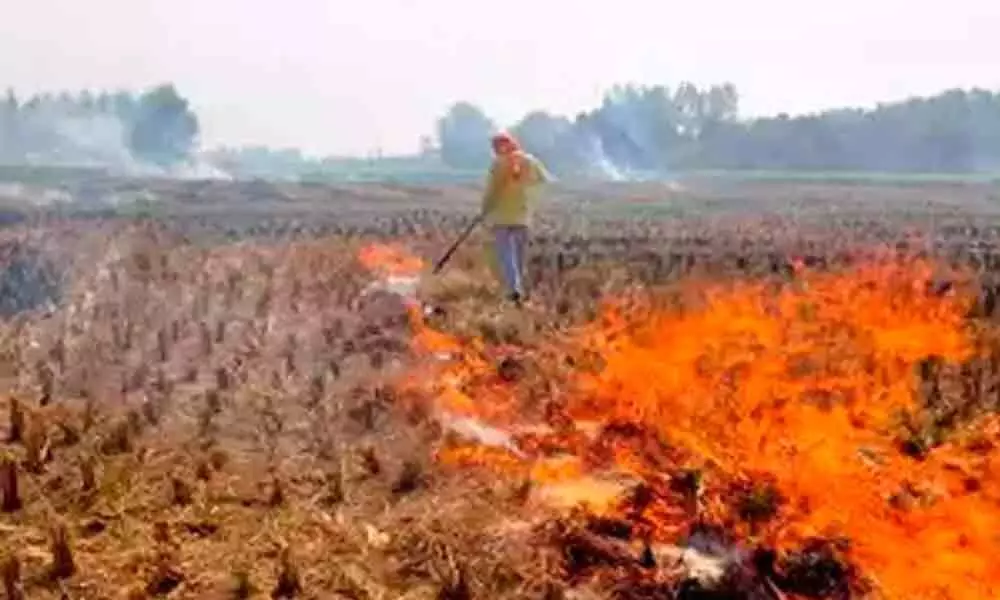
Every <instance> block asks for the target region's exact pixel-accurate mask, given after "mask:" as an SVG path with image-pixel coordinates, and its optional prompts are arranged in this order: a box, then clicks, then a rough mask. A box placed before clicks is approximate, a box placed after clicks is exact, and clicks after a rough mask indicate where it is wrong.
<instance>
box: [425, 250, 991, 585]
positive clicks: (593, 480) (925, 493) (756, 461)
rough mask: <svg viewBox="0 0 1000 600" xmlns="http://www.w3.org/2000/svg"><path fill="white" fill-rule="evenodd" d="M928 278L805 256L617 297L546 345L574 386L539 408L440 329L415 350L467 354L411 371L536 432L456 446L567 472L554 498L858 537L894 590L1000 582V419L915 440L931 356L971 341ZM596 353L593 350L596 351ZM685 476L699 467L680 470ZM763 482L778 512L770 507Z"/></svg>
mask: <svg viewBox="0 0 1000 600" xmlns="http://www.w3.org/2000/svg"><path fill="white" fill-rule="evenodd" d="M930 276H931V268H930V267H929V266H928V265H925V264H920V263H910V264H906V263H902V264H901V263H900V262H886V263H884V264H881V263H880V264H877V265H871V266H866V267H861V268H856V269H854V270H852V271H850V272H845V273H838V274H833V273H811V272H806V271H803V270H801V269H800V270H799V271H798V273H797V276H796V277H795V279H794V280H793V281H790V282H785V283H783V284H776V283H773V282H766V283H765V282H749V281H748V282H739V283H734V284H728V285H723V284H708V285H706V284H703V283H699V284H697V285H693V286H690V287H689V288H688V289H686V290H685V301H684V302H683V303H682V304H681V305H677V303H674V307H673V308H664V305H669V304H670V303H669V302H646V303H636V302H632V303H630V304H626V303H624V302H619V303H614V304H611V305H609V307H608V308H607V310H606V311H605V313H604V316H603V317H602V318H601V319H599V320H598V321H597V322H595V323H592V324H590V325H588V326H586V327H583V328H582V329H581V330H579V331H576V332H574V333H573V334H572V335H571V336H570V337H569V339H568V340H550V342H551V344H552V346H553V348H555V347H556V346H558V349H559V351H558V352H551V350H552V349H553V348H549V349H547V350H542V351H539V356H540V357H542V358H540V359H539V362H540V363H541V365H540V368H541V369H542V370H543V371H546V370H547V372H548V374H549V375H550V376H551V378H552V380H556V381H558V382H559V384H560V390H559V391H560V393H559V398H558V400H557V401H553V402H551V403H550V404H549V405H548V408H547V409H546V411H545V412H546V414H545V417H544V418H543V417H540V416H539V417H537V420H533V419H532V417H530V416H528V415H531V411H530V410H526V409H525V406H526V400H525V397H524V396H525V394H524V392H525V388H524V386H520V385H518V384H516V383H509V382H505V381H504V380H503V378H500V377H497V376H496V373H495V369H494V367H493V363H492V362H491V361H490V360H488V359H487V358H486V356H485V349H484V348H485V345H484V344H482V343H481V342H471V343H464V342H460V341H458V340H455V339H451V338H449V337H448V336H447V335H445V334H443V333H441V332H436V331H433V330H430V329H428V328H427V327H421V328H419V329H418V334H417V336H416V338H415V343H416V345H417V348H418V350H420V351H424V352H440V351H441V350H442V349H447V351H448V352H449V353H450V354H451V356H452V357H453V359H454V360H453V361H452V362H450V363H448V364H445V365H441V366H440V367H439V369H440V372H439V373H437V376H436V377H435V378H433V379H432V380H430V384H428V379H427V378H426V377H415V378H414V379H413V380H411V381H410V385H420V386H422V387H424V388H425V390H424V391H425V392H426V393H428V394H429V395H432V396H433V397H434V398H435V401H436V402H437V403H438V408H439V409H441V410H446V411H453V412H457V413H461V414H464V415H471V416H475V417H477V418H479V419H481V420H482V421H484V422H487V423H492V424H494V425H497V426H502V427H504V428H506V430H507V431H511V432H515V433H517V432H521V433H520V434H519V435H516V437H517V439H518V444H519V447H520V449H521V450H522V451H523V453H522V454H521V455H519V456H513V455H512V454H511V453H510V452H505V451H504V450H502V449H500V450H498V449H495V448H483V447H478V448H477V447H475V446H473V447H469V446H465V447H452V448H449V449H446V450H445V451H443V452H442V458H445V459H447V460H449V461H450V462H453V463H454V462H461V463H467V462H470V461H472V462H477V463H479V464H484V463H485V464H487V465H489V466H493V467H495V468H497V469H499V470H500V471H502V472H505V473H516V474H518V475H519V476H522V477H529V478H532V479H533V480H534V481H535V482H536V483H540V484H558V485H547V486H545V487H544V489H545V490H546V491H547V493H548V495H549V501H550V503H552V504H555V505H561V504H567V503H572V504H576V503H578V502H583V501H584V500H589V501H590V502H589V504H588V506H587V507H586V508H587V510H592V511H597V512H602V513H603V512H606V511H607V510H609V509H611V510H618V511H619V512H620V513H621V515H622V516H627V518H629V519H631V520H632V521H634V522H635V523H636V525H637V526H639V527H641V528H643V529H644V531H645V533H644V535H645V536H648V538H650V539H654V540H660V541H666V542H672V541H677V540H678V539H681V538H682V537H683V536H685V535H686V534H687V533H688V532H689V528H690V527H691V526H692V525H693V524H695V523H705V522H710V523H715V524H718V525H721V526H723V527H724V528H725V529H726V530H727V531H729V532H731V533H732V534H733V535H735V536H737V537H738V538H739V539H740V540H742V541H743V542H744V543H746V544H747V545H758V544H765V545H767V546H768V547H772V548H775V549H777V550H779V551H784V550H789V551H790V550H794V549H795V548H797V547H800V546H802V545H803V544H806V543H808V542H809V541H810V540H814V539H825V540H846V541H847V542H848V544H847V545H846V546H845V549H844V550H843V552H844V555H845V557H846V559H847V560H848V561H849V562H850V563H851V564H852V565H854V566H855V567H857V568H858V570H859V571H860V573H861V574H862V576H863V577H864V578H865V581H866V583H867V584H868V585H870V586H871V587H872V588H873V589H874V590H876V591H877V593H878V594H879V595H880V596H881V597H885V598H899V599H904V598H905V599H911V598H928V599H930V598H940V599H966V598H968V599H973V598H975V599H981V598H990V597H1000V563H997V562H996V561H995V560H993V557H994V556H997V555H998V552H1000V478H998V477H997V475H998V473H997V472H996V470H997V469H996V461H995V459H994V457H993V452H992V448H993V446H994V445H995V444H996V442H997V441H1000V439H998V435H1000V425H998V422H997V420H996V419H993V418H989V417H980V418H979V421H978V422H977V421H973V422H972V423H971V424H970V425H968V426H967V428H966V429H967V431H966V435H955V436H954V437H953V439H952V441H949V442H947V443H945V444H943V445H940V446H938V447H937V448H934V449H933V450H931V451H929V452H928V453H927V454H926V455H925V456H924V457H923V458H922V460H916V459H914V458H912V457H910V456H907V455H905V454H904V453H902V452H901V450H900V443H899V434H900V431H901V427H902V424H903V423H904V418H906V417H907V416H908V415H909V417H910V418H913V416H914V415H919V414H920V413H921V411H923V410H924V404H925V402H924V400H923V399H922V398H921V394H920V393H919V389H918V388H919V386H918V381H917V377H916V373H917V371H918V368H919V367H920V366H921V365H922V364H925V362H926V361H928V360H934V361H937V362H938V363H940V364H944V365H959V364H962V363H963V362H965V361H968V360H970V359H971V358H973V357H974V355H975V353H976V339H975V335H974V333H973V331H972V330H971V328H970V326H969V324H968V322H967V320H966V316H965V315H966V314H967V313H968V309H969V306H970V304H969V299H968V298H966V297H965V296H963V295H961V294H958V293H955V292H952V293H951V294H935V293H931V292H930V291H929V288H930V286H929V282H930ZM417 324H418V326H420V325H421V324H420V323H419V322H418V323H417ZM560 352H565V353H566V354H568V355H571V356H575V357H576V364H577V365H578V368H577V369H576V370H574V371H572V372H570V373H569V374H568V375H567V374H565V373H564V372H563V371H562V370H561V368H560V365H561V364H562V363H564V362H565V361H563V360H556V359H554V358H553V359H546V358H545V357H550V356H558V355H559V354H560ZM586 356H590V357H593V358H594V359H595V362H597V363H598V364H597V365H589V366H587V367H584V366H582V365H583V363H584V362H586V361H584V360H582V358H581V357H586ZM428 385H429V386H430V387H429V388H428V387H427V386H428ZM553 406H555V407H557V409H556V410H553V408H552V407H553ZM539 422H542V423H541V424H542V425H543V426H541V427H540V426H539ZM595 424H596V426H595ZM553 452H557V453H562V454H563V455H564V456H561V457H552V456H551V454H552V453H553ZM565 455H569V457H568V458H567V456H565ZM610 472H616V473H619V474H622V473H625V474H628V475H630V476H631V477H633V478H634V479H635V480H637V481H640V482H643V484H644V485H645V486H647V487H648V488H650V489H652V490H654V492H653V493H652V495H651V496H650V497H648V498H646V499H645V500H644V501H643V502H642V506H639V507H637V506H636V502H635V500H634V498H629V497H627V495H626V494H624V489H625V487H623V486H619V487H617V488H616V487H615V486H614V485H611V484H606V481H604V480H601V479H600V478H599V476H600V475H602V474H605V473H610ZM684 476H691V477H693V478H694V480H695V481H696V482H697V483H696V484H694V485H691V486H689V489H686V490H685V489H683V486H678V485H676V483H677V482H678V481H681V480H683V478H684ZM693 488H697V489H693ZM616 490H617V491H616ZM616 493H621V494H622V496H621V497H620V498H617V499H616V498H613V497H611V496H613V495H614V494H616ZM647 495H648V494H647ZM755 495H756V496H763V497H765V498H764V499H765V500H767V502H769V503H771V504H773V505H774V508H775V510H773V511H772V512H771V513H770V514H761V515H758V516H755V515H754V513H753V510H752V507H750V508H748V506H747V504H748V502H747V497H750V498H751V499H752V498H754V497H755ZM741 498H742V500H740V499H741ZM751 504H752V503H751ZM615 507H617V509H616V508H615ZM765 512H766V511H765ZM748 513H749V516H748Z"/></svg>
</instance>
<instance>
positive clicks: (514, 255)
mask: <svg viewBox="0 0 1000 600" xmlns="http://www.w3.org/2000/svg"><path fill="white" fill-rule="evenodd" d="M493 235H494V237H495V242H496V253H497V260H499V261H500V270H501V272H502V274H503V279H504V284H506V287H507V293H508V294H511V295H513V294H518V295H521V296H523V295H524V247H525V246H526V245H527V241H528V228H527V227H525V226H524V225H497V226H495V227H494V228H493Z"/></svg>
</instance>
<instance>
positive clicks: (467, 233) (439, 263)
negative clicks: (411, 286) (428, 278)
mask: <svg viewBox="0 0 1000 600" xmlns="http://www.w3.org/2000/svg"><path fill="white" fill-rule="evenodd" d="M484 216H485V215H483V214H479V215H477V216H476V218H475V219H473V220H472V222H471V223H469V226H468V227H466V228H465V231H463V232H462V235H460V236H458V239H456V240H455V241H454V242H453V243H452V244H451V247H450V248H448V250H447V251H446V252H445V253H444V256H442V257H441V258H439V259H438V261H437V262H436V263H434V270H433V271H432V272H433V273H434V274H435V275H436V274H438V273H439V272H440V271H441V269H443V268H444V266H445V265H446V264H448V261H449V260H451V256H452V255H453V254H455V251H456V250H458V247H459V246H461V245H462V242H464V241H465V240H466V238H468V237H469V236H470V235H472V232H473V231H474V230H475V229H476V227H478V226H479V224H480V223H482V222H483V218H484Z"/></svg>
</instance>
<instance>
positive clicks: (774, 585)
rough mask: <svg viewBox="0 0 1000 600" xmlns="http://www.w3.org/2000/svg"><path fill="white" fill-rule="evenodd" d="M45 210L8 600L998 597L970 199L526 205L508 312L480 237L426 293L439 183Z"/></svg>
mask: <svg viewBox="0 0 1000 600" xmlns="http://www.w3.org/2000/svg"><path fill="white" fill-rule="evenodd" d="M15 192H16V193H15ZM62 192H63V193H64V194H67V195H68V196H70V197H73V198H79V197H82V196H86V197H87V198H88V199H89V200H88V202H89V204H88V207H89V208H88V209H87V210H68V209H66V208H62V209H59V210H58V211H56V210H55V209H51V208H50V209H45V210H43V209H39V208H37V207H33V208H30V209H28V208H25V206H26V200H25V199H26V198H30V197H32V194H40V193H42V192H41V190H40V189H38V188H32V187H30V186H28V187H22V188H19V189H17V190H15V191H11V190H7V192H6V196H7V203H6V204H5V206H8V207H9V208H8V213H7V214H8V215H10V216H9V218H6V219H5V220H6V221H9V222H11V223H13V224H12V225H10V226H9V227H8V228H6V229H3V230H0V261H2V265H3V267H4V269H5V270H4V275H3V277H2V279H0V311H2V312H3V315H4V317H3V322H2V325H0V355H2V356H0V377H2V380H3V385H4V386H5V390H4V395H3V396H2V397H0V581H2V582H3V586H2V588H0V589H4V590H5V592H6V594H7V597H9V598H28V599H34V598H40V599H45V598H125V597H127V598H145V597H161V596H162V597H169V598H256V597H288V598H292V597H295V598H351V599H396V598H411V599H419V598H441V599H450V600H461V599H465V598H480V599H487V598H488V599H495V598H545V599H556V598H577V599H590V598H620V599H639V598H643V599H645V598H649V599H652V598H771V599H781V598H869V597H870V598H894V599H895V598H899V599H903V598H905V599H911V598H928V599H929V598H941V599H982V598H990V597H1000V567H998V566H997V563H996V562H995V561H993V560H992V558H993V557H994V556H996V552H997V551H998V550H1000V539H998V538H997V536H996V532H997V531H1000V477H998V475H1000V473H997V466H996V463H997V460H996V456H997V451H996V450H995V448H996V444H997V442H1000V426H998V425H1000V421H998V420H997V419H996V418H995V417H994V413H995V410H996V408H997V405H998V399H1000V346H998V339H1000V338H998V333H1000V330H998V329H997V327H996V324H995V318H996V316H995V313H996V312H997V294H998V291H1000V282H998V280H997V277H996V274H997V272H998V269H1000V268H998V261H1000V246H998V236H1000V219H998V218H997V217H998V216H1000V210H998V209H1000V193H998V191H997V190H995V189H993V188H990V187H988V186H976V185H936V186H930V185H928V186H921V187H918V186H911V187H887V186H867V187H862V186H852V185H836V186H835V185H819V184H784V185H782V184H764V183H756V184H735V183H730V184H722V183H720V182H709V181H689V182H685V183H683V184H677V185H672V186H666V185H653V184H648V185H647V184H643V185H630V186H625V185H621V186H617V185H616V186H612V185H608V186H603V187H600V188H598V187H592V188H589V189H572V188H570V187H563V188H560V189H558V190H556V191H555V192H554V193H553V194H551V195H550V196H549V197H548V198H547V199H546V201H545V204H544V206H543V210H542V213H541V214H540V217H539V221H538V226H537V228H536V230H535V236H534V239H533V242H532V247H531V252H530V256H529V258H528V270H529V280H530V290H531V298H530V302H529V304H528V306H526V307H525V308H523V309H520V310H519V309H517V308H515V307H513V306H509V305H507V304H505V303H504V302H501V301H500V300H499V291H498V289H497V286H496V284H495V283H494V281H493V278H492V274H491V272H490V270H489V266H488V264H487V263H486V261H484V253H483V250H484V247H485V241H486V240H485V237H484V235H483V234H481V233H480V234H477V235H476V236H473V238H472V239H471V240H470V241H469V243H468V244H467V245H466V246H465V247H464V248H463V249H462V250H461V251H460V252H459V253H458V255H457V257H456V259H455V260H454V262H453V263H452V264H451V265H449V267H448V268H447V269H446V270H445V272H444V273H442V274H441V275H437V276H432V275H430V274H429V268H428V267H427V265H428V264H429V262H431V261H433V259H434V258H436V257H437V256H438V254H439V253H440V252H441V251H443V249H444V248H445V247H446V246H447V244H448V242H449V241H450V240H451V239H452V238H453V236H454V235H455V234H456V232H457V231H459V230H460V229H461V228H462V227H463V226H464V224H465V223H467V222H468V219H469V218H470V217H471V215H472V214H474V211H475V209H476V191H475V189H473V188H469V187H449V188H404V187H395V186H387V185H383V186H370V187H366V186H353V187H348V186H343V187H337V188H333V187H319V186H306V187H303V186H292V185H271V184H264V183H251V184H223V183H176V182H142V183H141V184H137V183H134V182H122V181H114V180H108V181H95V182H91V183H90V184H89V187H87V189H85V190H84V189H82V187H81V185H80V184H78V185H76V186H75V187H73V188H71V189H66V190H62ZM138 193H142V194H144V197H145V198H147V200H148V201H147V202H146V203H145V204H144V205H142V206H141V207H140V208H136V207H135V206H124V205H119V206H117V207H114V208H112V207H110V200H109V198H118V199H119V200H120V199H121V198H124V197H126V196H128V197H130V198H133V197H134V195H135V194H138ZM122 215H133V216H131V217H125V216H122ZM136 215H138V216H136Z"/></svg>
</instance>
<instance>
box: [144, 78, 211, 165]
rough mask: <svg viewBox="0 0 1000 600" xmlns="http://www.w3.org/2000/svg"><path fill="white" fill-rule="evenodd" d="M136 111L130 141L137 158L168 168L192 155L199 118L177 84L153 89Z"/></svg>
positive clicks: (196, 138)
mask: <svg viewBox="0 0 1000 600" xmlns="http://www.w3.org/2000/svg"><path fill="white" fill-rule="evenodd" d="M134 110H135V113H134V115H133V117H132V119H131V123H130V125H131V127H130V130H129V138H128V141H129V147H130V148H131V150H132V153H133V154H134V155H135V156H136V157H137V158H140V159H142V160H146V161H149V162H151V163H154V164H158V165H165V166H166V165H172V164H175V163H178V162H182V161H184V160H185V159H187V158H189V157H190V156H191V153H192V152H193V150H194V149H195V146H196V145H197V141H198V133H199V126H198V118H197V116H195V114H194V113H193V112H192V111H191V109H190V107H189V105H188V101H187V100H185V99H184V98H182V97H181V96H180V94H178V93H177V90H176V89H175V88H174V86H173V85H161V86H158V87H156V88H153V89H151V90H149V91H148V92H146V93H145V94H143V95H142V96H141V97H140V98H139V100H138V103H137V105H136V107H135V109H134Z"/></svg>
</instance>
